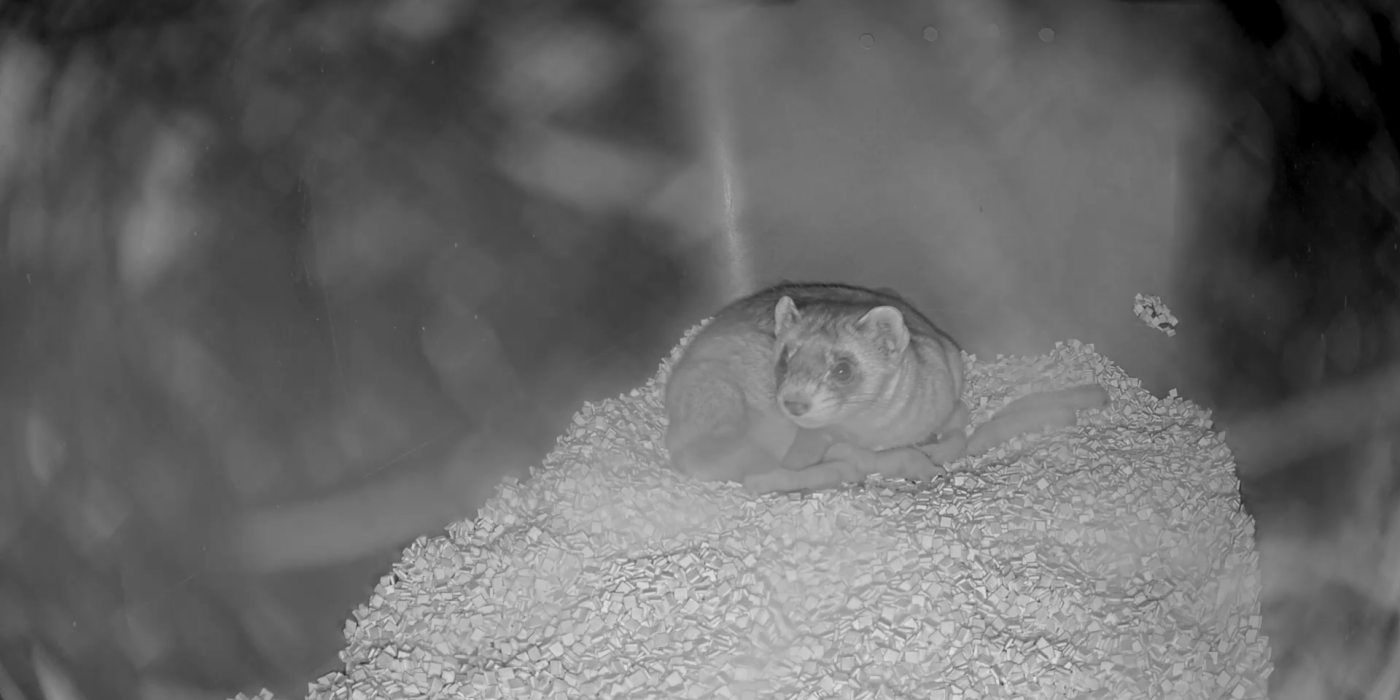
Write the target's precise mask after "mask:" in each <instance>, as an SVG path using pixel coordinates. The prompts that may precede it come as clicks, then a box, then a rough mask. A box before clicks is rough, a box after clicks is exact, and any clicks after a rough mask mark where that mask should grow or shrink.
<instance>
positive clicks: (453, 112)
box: [0, 0, 1400, 700]
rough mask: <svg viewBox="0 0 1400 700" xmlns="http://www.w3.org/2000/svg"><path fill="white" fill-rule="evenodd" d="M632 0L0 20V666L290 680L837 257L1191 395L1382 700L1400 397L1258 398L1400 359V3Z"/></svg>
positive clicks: (1326, 641)
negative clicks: (682, 358) (1140, 320)
mask: <svg viewBox="0 0 1400 700" xmlns="http://www.w3.org/2000/svg"><path fill="white" fill-rule="evenodd" d="M643 5H644V3H640V2H613V1H608V0H598V1H596V2H582V1H578V2H565V1H563V0H560V1H559V2H545V3H518V2H505V1H504V0H499V1H488V0H480V1H471V0H457V1H455V2H446V1H444V2H423V1H421V0H397V1H394V2H360V1H345V0H334V1H331V0H327V1H324V2H316V1H301V2H289V3H257V2H163V3H160V2H152V3H145V4H142V5H141V8H140V12H139V13H135V14H133V11H132V9H131V8H129V7H127V6H126V4H124V3H102V2H83V1H81V0H67V1H65V2H51V3H42V4H41V3H29V4H25V3H16V4H8V5H4V6H3V10H0V18H3V20H4V23H5V28H6V31H7V34H6V36H5V39H4V43H3V44H2V45H0V197H2V198H0V203H3V206H4V213H5V216H4V218H0V228H3V231H4V235H5V237H4V246H3V258H4V261H5V263H6V264H5V266H4V268H3V270H0V334H2V335H0V337H2V338H3V342H0V353H3V360H4V363H3V370H0V381H3V386H0V407H3V418H4V426H5V432H4V434H3V441H0V447H3V449H4V450H5V453H4V458H5V463H6V464H8V465H12V466H11V467H10V468H8V469H5V470H3V471H0V567H3V574H0V696H4V697H6V698H9V697H11V696H14V697H20V698H33V699H36V700H37V698H44V697H46V698H49V699H50V700H52V699H54V698H57V697H76V696H74V695H63V694H62V693H61V691H60V690H56V688H58V687H59V685H61V684H62V683H64V682H70V681H71V682H72V683H75V684H76V687H77V688H78V689H79V690H80V691H81V694H82V696H83V697H87V698H103V697H114V698H129V697H142V698H165V697H210V698H226V697H228V696H230V695H232V694H233V693H234V692H237V691H239V690H243V691H254V690H256V689H257V688H258V687H260V686H267V687H270V688H273V689H275V690H276V692H277V693H278V694H279V696H287V697H299V696H300V695H301V690H302V688H303V687H304V686H303V685H302V684H304V683H305V682H306V681H308V680H310V679H312V678H314V677H315V676H317V675H319V674H320V673H322V672H324V671H328V670H330V669H331V668H332V667H334V666H335V665H336V658H335V654H336V652H337V651H338V650H339V649H340V648H341V638H340V634H339V630H340V628H341V626H342V625H343V624H344V621H345V619H346V618H347V617H348V615H349V612H350V610H351V609H352V608H353V607H354V606H355V605H356V604H358V603H359V602H361V601H362V600H363V599H364V598H365V597H366V595H367V594H368V592H369V591H370V589H371V587H372V585H373V583H374V580H375V578H377V577H378V576H379V575H380V574H382V573H383V572H384V571H385V570H386V568H387V565H388V564H389V563H391V562H392V561H395V560H396V559H397V558H398V553H399V551H400V548H401V547H402V546H403V545H404V544H405V543H406V542H407V541H409V540H411V539H412V538H414V537H416V536H418V535H421V534H427V533H431V532H433V531H434V529H435V528H439V527H441V526H442V525H444V524H446V523H447V522H450V521H451V520H454V519H459V518H463V517H468V516H470V515H472V514H474V512H475V509H476V507H477V506H479V505H480V504H481V503H482V502H483V501H484V500H485V498H486V497H487V496H488V495H489V494H490V490H491V489H492V488H494V486H495V484H496V483H498V482H499V481H500V479H502V478H504V477H507V476H514V477H517V478H524V477H525V476H527V475H528V468H529V466H530V465H532V464H535V463H537V462H538V461H539V459H540V458H541V457H542V456H543V455H544V453H545V452H546V451H547V450H548V449H549V448H550V446H551V444H552V443H553V440H554V437H555V436H556V435H558V434H559V433H560V432H561V431H562V429H563V427H564V425H565V424H566V422H567V421H568V420H569V417H570V416H571V415H572V413H573V412H574V410H575V409H576V407H577V406H578V405H579V404H580V403H581V402H582V401H584V400H588V399H597V398H601V397H605V396H608V395H611V394H616V393H618V392H621V391H624V390H626V389H627V388H630V387H633V386H636V385H639V384H641V383H643V382H644V381H645V379H646V378H647V377H649V376H650V375H651V374H652V373H653V371H654V370H655V368H656V366H657V363H658V362H659V361H660V359H661V358H662V356H663V355H664V354H665V353H666V352H667V350H669V349H670V347H671V346H672V345H673V344H674V342H675V340H676V339H677V338H678V337H679V335H680V333H681V332H682V331H683V330H684V329H685V328H686V327H688V326H689V325H691V324H692V323H694V321H696V320H698V319H699V318H700V317H702V316H703V315H705V312H706V311H708V310H709V309H710V308H712V306H713V305H714V304H715V303H717V301H718V300H720V299H721V298H724V297H728V296H732V295H734V294H738V293H740V292H742V291H747V289H750V288H752V287H754V286H756V285H757V284H761V283H766V282H771V281H774V279H776V278H779V277H831V276H837V277H843V278H846V279H848V280H849V281H855V282H865V283H871V284H879V285H888V284H893V285H896V286H899V287H900V288H901V289H904V290H908V291H909V293H910V294H911V296H912V297H913V298H916V299H918V300H919V301H920V303H921V304H925V305H927V306H928V307H929V308H931V309H933V310H936V311H937V312H938V314H939V315H940V317H946V318H948V319H950V320H949V326H950V328H951V330H953V332H954V333H955V334H956V335H958V337H959V338H960V340H963V341H965V343H966V344H967V345H969V347H971V348H973V349H974V350H978V351H982V352H1039V351H1042V350H1043V349H1044V347H1043V346H1044V345H1045V344H1047V343H1049V342H1053V341H1055V340H1062V339H1066V338H1070V337H1078V338H1079V339H1082V340H1085V341H1088V342H1096V343H1101V344H1102V345H1103V346H1104V347H1105V348H1106V349H1107V350H1108V354H1110V355H1112V356H1114V357H1115V359H1120V361H1121V362H1122V364H1123V365H1124V366H1125V367H1126V368H1128V369H1129V370H1131V371H1133V372H1134V374H1138V375H1139V376H1143V377H1144V379H1145V381H1148V382H1149V386H1151V387H1152V388H1153V389H1154V390H1157V391H1158V392H1159V393H1161V392H1162V391H1164V390H1165V389H1167V388H1170V387H1172V386H1181V387H1182V388H1183V390H1185V391H1186V394H1187V395H1188V396H1189V397H1192V398H1194V399H1196V400H1198V401H1200V402H1202V403H1207V404H1210V405H1213V406H1215V407H1217V408H1219V409H1220V411H1221V415H1222V416H1223V417H1224V418H1225V420H1226V424H1227V425H1233V426H1237V427H1238V431H1237V432H1238V434H1239V435H1240V436H1243V437H1235V438H1234V439H1233V442H1234V444H1236V445H1238V446H1239V447H1238V448H1237V449H1238V451H1239V454H1240V455H1241V457H1240V463H1241V473H1242V478H1244V479H1245V481H1246V497H1247V499H1248V501H1249V502H1248V505H1249V507H1250V508H1251V509H1253V510H1254V512H1255V513H1256V516H1257V517H1258V518H1259V523H1260V528H1261V536H1260V541H1261V543H1262V544H1261V548H1263V549H1264V550H1265V556H1264V566H1265V569H1266V572H1272V573H1271V576H1272V580H1271V581H1270V582H1266V584H1267V585H1270V586H1273V588H1272V589H1271V591H1272V592H1269V591H1266V595H1269V596H1270V599H1271V600H1272V604H1271V608H1270V609H1269V611H1268V618H1267V619H1266V625H1270V626H1271V629H1272V630H1273V632H1272V634H1273V635H1274V644H1275V650H1276V661H1277V662H1278V663H1279V664H1280V671H1279V672H1278V673H1276V674H1275V676H1274V678H1275V681H1276V683H1283V684H1288V683H1292V684H1293V687H1294V688H1295V691H1294V692H1302V691H1300V690H1296V689H1297V688H1303V689H1312V688H1314V687H1316V688H1330V689H1333V690H1335V689H1339V688H1340V689H1346V690H1355V689H1357V688H1363V689H1364V688H1367V687H1372V686H1374V685H1375V683H1376V679H1377V678H1378V677H1379V676H1380V675H1382V672H1383V671H1384V669H1385V668H1386V667H1387V660H1388V657H1389V654H1390V653H1391V649H1392V647H1393V641H1394V635H1395V629H1394V628H1395V624H1394V608H1395V604H1396V600H1397V597H1400V596H1397V594H1396V593H1394V592H1393V591H1392V590H1391V589H1390V588H1388V586H1390V585H1391V584H1392V581H1393V580H1394V578H1393V575H1391V576H1390V577H1388V575H1387V573H1386V569H1385V567H1386V566H1389V565H1390V564H1392V563H1400V559H1390V558H1387V557H1388V556H1389V555H1386V556H1381V554H1378V552H1382V550H1384V551H1387V552H1388V551H1389V550H1388V549H1386V547H1387V546H1388V543H1390V542H1391V541H1400V538H1391V537H1388V525H1389V518H1388V515H1386V514H1388V513H1389V509H1390V506H1391V504H1392V502H1393V500H1394V499H1393V497H1392V494H1393V491H1394V486H1393V472H1394V470H1393V467H1392V462H1393V458H1392V457H1391V452H1390V450H1389V445H1390V443H1389V441H1388V438H1387V437H1386V435H1388V431H1391V430H1393V420H1394V419H1393V414H1392V413H1387V411H1391V410H1393V409H1392V408H1390V407H1389V405H1388V404H1385V403H1384V402H1383V401H1382V400H1381V399H1383V398H1384V396H1383V395H1380V396H1381V398H1377V399H1376V400H1375V401H1373V402H1372V403H1371V404H1367V405H1365V406H1362V407H1360V408H1358V405H1357V403H1356V399H1355V396H1356V393H1355V392H1350V393H1344V394H1342V395H1341V398H1340V399H1338V400H1337V402H1336V403H1335V404H1327V405H1328V406H1336V407H1337V408H1336V410H1327V411H1325V413H1327V414H1328V415H1331V416H1342V417H1343V418H1342V420H1340V421H1336V422H1335V423H1329V422H1324V421H1321V420H1318V419H1315V418H1310V417H1309V415H1312V414H1308V413H1307V411H1306V410H1304V411H1295V412H1294V413H1287V412H1282V413H1280V412H1276V411H1275V408H1276V407H1277V406H1279V405H1280V404H1281V402H1287V401H1290V400H1293V401H1297V400H1302V401H1305V402H1306V401H1313V403H1304V404H1296V405H1301V406H1304V407H1307V406H1317V405H1320V404H1317V403H1316V400H1314V399H1309V397H1310V396H1313V394H1314V392H1315V391H1317V390H1319V389H1321V388H1326V387H1333V388H1335V387H1338V386H1340V387H1342V389H1346V387H1347V386H1348V385H1345V384H1337V382H1341V381H1345V380H1348V379H1357V378H1362V379H1365V378H1368V377H1374V376H1375V375H1372V374H1371V373H1372V372H1373V371H1376V370H1378V369H1379V368H1382V367H1383V366H1384V365H1385V363H1386V362H1388V361H1389V360H1390V359H1391V358H1392V357H1394V348H1395V344H1396V343H1397V342H1400V322H1397V318H1400V316H1397V314H1396V310H1395V305H1394V294H1395V287H1394V284H1395V282H1394V280H1395V269H1396V268H1395V266H1396V264H1397V261H1400V258H1397V257H1396V252H1395V251H1396V250H1397V248H1396V242H1395V239H1394V236H1395V213H1396V210H1397V208H1398V205H1397V201H1400V198H1397V190H1398V189H1400V185H1397V182H1400V178H1397V177H1396V176H1395V172H1396V170H1395V166H1396V162H1397V161H1398V160H1400V159H1397V157H1396V153H1395V145H1394V141H1393V138H1392V136H1391V134H1393V133H1395V129H1394V128H1393V127H1394V125H1395V123H1396V120H1397V119H1400V106H1397V105H1398V104H1400V103H1397V98H1396V94H1397V93H1396V92H1395V90H1396V88H1395V87H1393V86H1394V85H1396V83H1394V81H1393V80H1392V81H1390V82H1387V81H1386V79H1385V76H1386V75H1388V74H1387V73H1386V68H1387V67H1388V68H1389V69H1390V70H1391V71H1393V70H1394V68H1395V65H1396V63H1397V58H1396V56H1397V53H1396V44H1395V39H1394V36H1395V34H1394V28H1395V26H1396V24H1395V17H1394V15H1393V14H1392V15H1389V16H1387V15H1386V14H1384V13H1383V12H1382V9H1383V7H1382V5H1380V4H1379V3H1377V4H1374V5H1367V4H1366V3H1364V2H1360V1H1359V0H1358V1H1357V2H1350V3H1331V4H1326V3H1307V2H1302V0H1299V2H1296V3H1286V4H1284V5H1279V6H1275V5H1272V4H1266V5H1267V7H1265V8H1264V9H1266V10H1268V9H1269V8H1273V9H1272V10H1269V11H1268V12H1264V13H1262V14H1260V13H1259V8H1258V7H1255V8H1254V10H1252V11H1251V12H1250V13H1248V14H1246V13H1243V12H1241V11H1239V10H1238V9H1237V8H1238V7H1243V6H1244V5H1243V4H1231V3H1224V4H1221V5H1213V4H1201V3H1187V4H1186V5H1189V6H1186V7H1176V6H1174V5H1175V4H1163V3H1141V4H1139V3H1127V4H1125V3H1110V2H1105V3H1098V4H1084V5H1082V6H1076V7H1091V5H1092V8H1093V9H1092V10H1089V11H1082V10H1074V11H1071V10H1070V9H1066V8H1067V7H1068V6H1067V5H1066V6H1061V5H1057V4H1054V3H1028V2H1007V3H984V4H979V5H977V6H976V7H977V8H978V9H977V10H975V11H971V10H967V9H966V8H968V7H972V6H971V5H958V4H957V3H943V4H937V3H934V4H930V3H922V4H921V3H912V2H910V3H889V4H886V5H881V6H880V7H878V8H874V7H871V6H859V7H856V6H851V5H842V4H840V3H835V2H831V1H825V2H824V1H823V0H804V1H803V2H797V3H757V4H754V3H742V2H738V0H735V1H734V2H727V1H726V2H721V1H720V0H713V1H712V2H708V3H706V2H695V3H678V4H668V5H654V4H645V8H644V7H643ZM1129 5H1132V6H1133V7H1129ZM1138 5H1151V7H1147V8H1146V9H1143V8H1141V7H1137V6H1138ZM1167 5H1173V6H1170V7H1169V6H1167ZM659 8H660V9H659ZM960 8H961V9H960ZM1231 10H1234V12H1233V14H1232V13H1231V12H1230V11H1231ZM697 13H698V14H697ZM979 13H982V14H979ZM692 20H695V21H692ZM998 23H999V24H998ZM989 27H990V29H989ZM1051 27H1054V28H1055V29H1054V30H1053V31H1050V33H1049V34H1047V33H1046V32H1047V30H1049V29H1050V28H1051ZM939 28H941V29H939ZM931 29H932V30H933V31H932V32H931V31H930V30H931ZM866 35H869V36H870V37H871V39H870V41H868V42H867V41H866V40H865V39H864V38H863V37H864V36H866ZM1153 37H1155V38H1153ZM940 42H941V43H940ZM866 44H869V45H868V46H867V45H866ZM940 52H941V53H940ZM1140 285H1146V286H1147V287H1154V286H1160V287H1162V288H1163V290H1165V292H1166V294H1165V296H1168V297H1170V298H1169V303H1171V304H1172V305H1173V306H1174V307H1175V310H1176V313H1177V315H1178V316H1179V317H1180V318H1182V319H1183V320H1184V321H1185V322H1186V323H1184V324H1183V326H1184V327H1183V330H1182V337H1181V338H1180V339H1179V340H1178V341H1177V342H1174V343H1169V342H1168V341H1166V340H1165V339H1164V336H1160V335H1159V334H1156V333H1155V332H1152V333H1149V332H1148V331H1146V330H1145V329H1143V328H1141V327H1140V326H1138V325H1136V323H1137V321H1136V320H1135V319H1133V318H1132V317H1131V315H1130V313H1129V310H1130V309H1131V303H1132V292H1134V291H1142V292H1146V293H1153V292H1154V291H1156V290H1154V289H1151V288H1141V286H1140ZM968 289H975V290H976V292H975V293H969V292H968V291H967V290H968ZM1173 295H1174V296H1173ZM1120 310H1121V313H1120ZM1193 324H1194V326H1195V327H1194V328H1188V327H1187V326H1191V325H1193ZM1375 381H1376V380H1372V384H1374V383H1375ZM1387 386H1388V385H1387ZM1285 405H1295V404H1285ZM1299 415H1301V416H1303V418H1301V419H1299V418H1290V416H1299ZM1282 433H1287V434H1289V435H1291V436H1293V437H1295V438H1298V436H1300V435H1301V436H1304V438H1305V439H1304V438H1298V439H1299V440H1301V442H1298V443H1297V444H1299V445H1302V446H1301V447H1299V448H1298V449H1297V450H1288V451H1287V454H1280V450H1278V449H1273V450H1272V451H1271V450H1270V446H1276V445H1281V444H1293V443H1285V442H1283V441H1282V440H1281V439H1280V438H1279V436H1280V434H1282ZM1251 449H1253V450H1254V451H1253V452H1251ZM1305 453H1306V454H1305ZM1304 456H1308V457H1309V459H1303V458H1302V457H1304ZM1324 495H1325V496H1326V497H1325V498H1324ZM1341 514H1348V515H1349V516H1350V517H1345V518H1344V517H1341ZM1368 528H1369V529H1368ZM1271 542H1272V543H1275V544H1274V545H1273V546H1275V547H1276V548H1275V549H1273V550H1269V547H1270V546H1271V545H1270V544H1269V543H1271ZM1362 545H1364V546H1362ZM1323 550H1326V551H1328V552H1330V553H1333V554H1335V553H1337V552H1344V553H1346V554H1347V555H1348V556H1351V557H1352V558H1351V559H1348V560H1347V561H1346V562H1345V563H1344V564H1345V565H1343V564H1342V563H1339V562H1338V560H1337V559H1336V558H1335V557H1334V558H1332V559H1326V558H1325V557H1323V556H1322V554H1321V553H1322V551H1323ZM1271 552H1272V554H1271ZM1362 560H1364V562H1365V565H1362V564H1359V563H1358V562H1359V561H1362ZM1367 566H1369V567H1370V568H1369V569H1367V568H1366V567H1367ZM1271 567H1272V568H1271ZM1310 567H1311V568H1310ZM1348 567H1351V568H1348ZM1392 568H1394V567H1392ZM1304 569H1308V570H1311V569H1317V570H1319V571H1322V572H1323V573H1316V574H1315V575H1313V574H1309V576H1311V578H1308V577H1307V576H1303V577H1298V576H1293V575H1292V573H1291V572H1293V571H1297V570H1304ZM1324 570H1325V571H1324ZM1339 572H1344V573H1345V574H1346V575H1345V576H1344V575H1342V573H1339ZM1348 577H1349V578H1348ZM1300 581H1302V582H1303V583H1299V582H1300ZM1396 590H1400V589H1396ZM1336 649H1343V650H1345V653H1342V654H1338V653H1334V652H1333V651H1327V650H1336ZM1353 652H1355V653H1353ZM1329 654H1331V656H1329ZM1355 659H1362V661H1361V662H1354V661H1355ZM1297 669H1303V670H1297ZM1300 678H1301V679H1302V680H1298V679H1300ZM1279 679H1282V680H1279ZM1290 679H1291V680H1290ZM1319 679H1321V680H1319ZM56 684H58V685H56ZM1309 684H1312V685H1309ZM1368 684H1369V685H1368ZM41 686H43V687H45V688H46V689H47V690H46V691H44V692H43V693H41V691H40V690H39V689H40V687H41ZM1280 692H1283V691H1280Z"/></svg>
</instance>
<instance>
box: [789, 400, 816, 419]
mask: <svg viewBox="0 0 1400 700" xmlns="http://www.w3.org/2000/svg"><path fill="white" fill-rule="evenodd" d="M783 405H784V406H786V407H787V410H788V413H791V414H792V415H794V416H800V415H802V414H804V413H806V412H807V409H810V408H811V407H812V404H811V403H808V402H806V401H801V400H797V401H794V400H792V399H787V400H785V401H783Z"/></svg>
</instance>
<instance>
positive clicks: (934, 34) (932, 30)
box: [924, 24, 938, 41]
mask: <svg viewBox="0 0 1400 700" xmlns="http://www.w3.org/2000/svg"><path fill="white" fill-rule="evenodd" d="M937 40H938V28H937V27H935V26H933V25H932V24H930V25H928V26H927V27H924V41H937Z"/></svg>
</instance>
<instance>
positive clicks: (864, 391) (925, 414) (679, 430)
mask: <svg viewBox="0 0 1400 700" xmlns="http://www.w3.org/2000/svg"><path fill="white" fill-rule="evenodd" d="M962 391H963V365H962V354H961V350H960V349H959V348H958V345H957V344H956V343H955V342H954V341H953V340H952V338H950V337H949V336H948V335H947V334H946V333H944V332H943V331H942V330H940V329H939V328H938V327H937V326H936V325H934V323H933V322H932V321H930V320H929V319H928V318H927V317H926V316H924V315H923V314H922V313H920V312H919V311H918V310H917V309H915V308H914V307H913V306H912V305H910V304H909V303H908V302H906V301H904V299H902V298H901V297H900V296H899V295H898V294H896V293H894V292H892V291H889V290H881V291H876V290H871V289H865V288H863V287H856V286H852V285H844V284H818V283H787V282H785V283H781V284H778V285H776V286H773V287H769V288H767V289H764V290H762V291H760V292H757V293H755V294H752V295H750V296H747V297H744V298H742V299H739V300H738V301H735V302H733V303H731V304H729V305H728V306H726V307H724V308H723V309H721V310H720V311H719V312H718V313H717V314H716V315H715V317H714V320H712V321H711V322H710V324H709V325H708V326H706V327H705V328H704V329H703V330H702V331H701V332H700V333H699V334H697V335H696V337H695V338H694V339H693V340H692V341H691V343H690V345H689V346H687V348H686V350H685V352H684V353H683V354H682V355H681V358H680V360H679V361H678V362H677V363H676V364H675V366H674V367H673V368H672V370H671V376H670V379H669V381H668V382H667V384H666V392H665V405H666V415H667V417H668V420H669V426H668V428H667V432H666V446H667V449H668V450H669V452H670V453H671V462H672V465H673V466H674V467H675V468H676V470H677V471H680V472H682V473H685V474H689V475H691V476H695V477H697V478H701V479H707V480H734V481H740V480H742V479H743V478H744V476H746V475H749V474H756V473H761V472H765V471H770V470H773V469H777V468H780V467H781V466H784V465H785V464H786V466H789V467H791V466H808V465H809V464H810V463H811V462H812V461H816V460H819V459H820V458H821V454H817V455H816V456H815V458H814V459H810V460H805V461H806V462H807V463H804V464H797V465H794V464H793V459H792V457H791V455H790V454H789V451H790V450H792V451H797V450H810V449H811V443H812V442H813V441H815V440H817V438H810V436H811V435H813V434H820V435H822V436H823V437H821V438H820V440H824V441H825V442H822V443H821V447H820V449H821V451H822V453H823V454H824V450H825V445H826V444H828V443H829V442H830V441H832V440H835V441H839V442H846V443H849V444H852V445H855V446H858V447H861V448H864V449H867V450H870V451H881V450H887V449H892V448H899V447H909V446H914V445H922V444H926V443H929V442H933V441H934V440H935V439H937V438H938V437H940V436H941V435H942V433H943V432H944V431H945V430H948V429H950V427H951V426H954V425H959V424H960V425H959V427H962V426H965V425H966V423H965V421H963V422H961V423H960V421H959V419H960V418H962V419H965V418H966V415H967V411H966V408H965V407H963V406H962ZM960 408H961V409H962V410H961V411H959V409H960ZM799 436H803V439H799ZM799 461H802V460H799Z"/></svg>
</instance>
